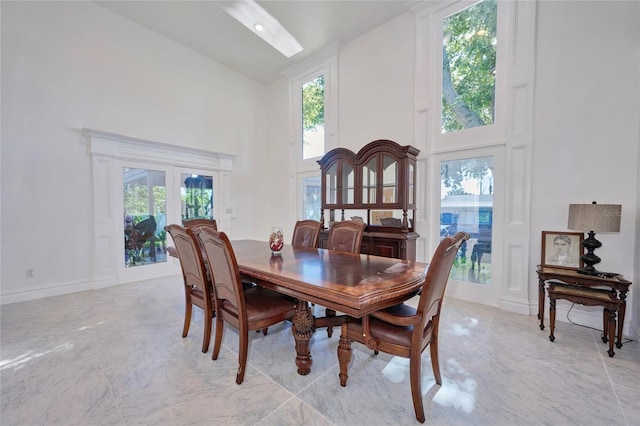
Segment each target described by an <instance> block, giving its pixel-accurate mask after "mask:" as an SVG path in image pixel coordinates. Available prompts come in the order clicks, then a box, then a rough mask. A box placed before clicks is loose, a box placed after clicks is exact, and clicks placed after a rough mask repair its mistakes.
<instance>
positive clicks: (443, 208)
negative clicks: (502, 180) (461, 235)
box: [440, 156, 494, 284]
mask: <svg viewBox="0 0 640 426" xmlns="http://www.w3.org/2000/svg"><path fill="white" fill-rule="evenodd" d="M493 179H494V157H493V156H489V157H474V158H464V159H460V160H450V161H442V162H441V163H440V180H441V185H440V188H441V194H440V237H441V238H443V237H447V236H451V235H453V234H455V233H456V232H458V231H463V232H466V233H468V234H469V235H470V236H471V238H470V239H469V240H468V241H466V242H465V243H464V244H463V246H462V247H461V249H460V251H459V252H458V257H457V258H456V260H455V261H454V266H453V268H452V270H451V278H452V279H455V280H460V281H469V282H474V283H479V284H490V283H491V265H492V262H491V243H492V230H493Z"/></svg>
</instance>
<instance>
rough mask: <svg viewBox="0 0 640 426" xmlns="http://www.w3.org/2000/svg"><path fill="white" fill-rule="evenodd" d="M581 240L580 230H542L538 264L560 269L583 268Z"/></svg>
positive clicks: (582, 236) (582, 235)
mask: <svg viewBox="0 0 640 426" xmlns="http://www.w3.org/2000/svg"><path fill="white" fill-rule="evenodd" d="M583 241H584V233H582V232H565V231H542V254H541V260H540V264H541V265H542V266H552V267H554V268H561V269H579V268H584V262H583V261H582V255H583V254H584V247H583V246H582V242H583Z"/></svg>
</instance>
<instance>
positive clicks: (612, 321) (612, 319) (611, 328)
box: [605, 309, 616, 357]
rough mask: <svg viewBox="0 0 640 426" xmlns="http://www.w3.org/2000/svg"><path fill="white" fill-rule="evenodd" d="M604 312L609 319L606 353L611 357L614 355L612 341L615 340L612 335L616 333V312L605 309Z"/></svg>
mask: <svg viewBox="0 0 640 426" xmlns="http://www.w3.org/2000/svg"><path fill="white" fill-rule="evenodd" d="M605 311H606V312H607V315H608V317H609V324H608V327H607V332H606V333H607V334H608V335H609V350H608V351H607V353H608V354H609V356H611V357H612V356H614V355H615V354H616V353H615V352H614V351H613V341H614V340H615V336H614V334H615V332H616V311H615V310H614V309H605Z"/></svg>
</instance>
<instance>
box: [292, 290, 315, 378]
mask: <svg viewBox="0 0 640 426" xmlns="http://www.w3.org/2000/svg"><path fill="white" fill-rule="evenodd" d="M291 332H292V333H293V338H294V339H295V340H296V365H297V366H298V374H300V375H301V376H306V375H307V374H309V373H310V372H311V364H312V363H313V360H312V359H311V352H310V351H309V341H310V340H311V336H312V335H313V317H312V315H311V310H310V309H309V304H308V303H307V302H306V301H304V300H298V306H297V308H296V314H295V315H294V317H293V326H292V327H291Z"/></svg>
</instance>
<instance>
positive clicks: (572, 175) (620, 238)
mask: <svg viewBox="0 0 640 426" xmlns="http://www.w3.org/2000/svg"><path fill="white" fill-rule="evenodd" d="M638 8H639V3H638V2H613V1H607V2H604V1H602V2H598V1H585V2H573V1H570V2H559V1H554V2H549V1H542V2H538V16H537V18H538V23H537V41H536V42H537V46H536V52H537V54H536V93H535V128H534V145H533V146H534V148H533V181H532V199H531V206H532V212H531V218H532V220H531V223H532V228H531V247H532V249H531V259H530V270H531V281H530V299H531V298H533V297H534V295H535V294H536V293H535V291H536V288H537V282H536V280H535V265H536V264H538V263H539V262H540V254H539V253H540V246H541V242H540V234H541V231H542V230H549V231H562V230H567V213H568V206H569V204H570V203H590V202H591V201H594V200H595V201H597V202H599V203H611V204H622V206H623V216H622V223H621V228H620V233H618V234H600V235H597V238H598V239H599V240H600V241H601V242H602V244H603V247H602V248H600V249H597V250H596V254H598V256H600V257H601V258H602V262H601V263H600V264H598V265H597V269H599V270H603V271H613V272H618V273H622V274H624V275H625V277H626V278H628V279H630V280H632V281H633V280H634V279H635V280H637V279H638V278H640V276H639V275H638V274H637V268H636V269H635V270H634V264H637V259H638V256H639V253H638V251H637V247H636V245H635V243H634V241H635V239H636V238H637V233H638V229H637V228H636V225H635V224H636V220H637V219H636V218H637V212H638V210H636V209H637V206H638V174H637V169H638V129H639V128H638V117H639V116H640V110H639V104H638V93H640V85H639V79H638V77H639V74H640V67H639V63H640V57H639V54H640V49H639V46H640V45H639V35H638V31H639V28H640V25H639V23H640V19H639V13H638ZM577 16H579V19H577V18H576V17H577ZM634 212H635V213H634ZM636 285H637V283H636ZM634 292H637V290H636V289H634V286H632V294H633V293H634ZM633 306H635V307H636V308H635V312H633V313H632V314H631V316H632V317H633V318H634V320H635V321H638V316H639V314H638V311H637V304H635V303H634V304H633ZM627 318H628V319H629V318H630V317H629V316H627Z"/></svg>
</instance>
